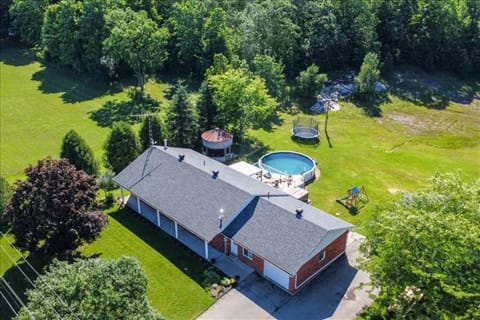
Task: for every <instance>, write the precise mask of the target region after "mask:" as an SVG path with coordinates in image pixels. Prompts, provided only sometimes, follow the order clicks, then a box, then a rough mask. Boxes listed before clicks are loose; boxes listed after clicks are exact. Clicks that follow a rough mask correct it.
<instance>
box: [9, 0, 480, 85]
mask: <svg viewBox="0 0 480 320" xmlns="http://www.w3.org/2000/svg"><path fill="white" fill-rule="evenodd" d="M0 9H1V10H2V14H1V15H2V35H3V36H5V35H6V33H7V32H8V28H10V30H13V31H14V32H15V34H16V35H18V36H19V37H20V39H21V40H22V41H24V42H25V43H27V44H28V45H30V46H36V47H37V48H39V49H40V50H42V52H43V53H44V56H45V58H47V59H48V60H51V61H54V62H56V63H58V64H60V65H62V66H64V67H68V68H71V69H72V70H74V71H77V72H84V73H88V74H90V75H92V76H95V77H100V78H101V77H105V76H108V75H110V76H112V75H115V73H118V72H122V70H123V71H124V70H125V68H126V69H129V70H131V72H133V73H134V74H135V75H136V77H137V79H138V81H139V84H140V86H141V87H142V81H143V80H144V75H145V74H146V73H148V72H158V71H159V70H161V69H162V68H163V69H167V70H175V71H176V72H179V73H180V74H182V75H185V76H192V77H196V78H203V77H204V75H205V71H206V70H207V69H208V68H209V67H210V66H211V65H212V63H213V61H214V56H215V54H219V53H221V54H223V55H224V56H225V57H226V58H227V59H228V60H230V61H231V59H233V58H234V57H236V58H237V59H239V60H240V61H245V63H246V64H247V65H248V66H249V67H250V68H251V69H254V61H255V58H256V57H257V56H261V55H267V56H269V57H271V58H273V59H274V60H275V61H276V62H278V63H280V64H282V65H284V66H285V70H284V72H285V74H286V76H287V78H289V79H293V78H294V77H295V76H296V75H298V73H299V72H300V71H301V70H304V69H306V68H307V67H308V66H310V65H312V64H315V65H317V66H318V67H319V68H320V70H321V71H322V72H325V71H329V70H338V69H344V68H358V67H359V66H360V64H361V62H362V61H363V58H364V56H365V55H366V54H367V53H368V52H375V53H377V54H378V55H379V57H380V60H381V61H383V62H384V65H385V66H387V67H388V66H391V65H395V64H411V65H416V66H419V67H421V68H424V69H426V70H448V71H453V72H456V73H461V74H463V73H473V72H474V71H475V70H480V3H479V2H478V1H475V0H435V1H426V0H343V1H332V0H325V1H315V0H275V1H273V0H256V1H245V0H222V1H214V0H206V1H201V0H183V1H173V0H168V1H163V0H162V1H161V0H144V1H135V0H107V1H102V0H83V1H75V0H62V1H53V0H10V1H5V2H4V3H3V4H2V7H1V8H0Z"/></svg>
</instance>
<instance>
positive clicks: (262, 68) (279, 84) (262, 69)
mask: <svg viewBox="0 0 480 320" xmlns="http://www.w3.org/2000/svg"><path fill="white" fill-rule="evenodd" d="M253 64H254V66H255V74H257V75H259V76H260V77H262V78H263V79H264V80H265V85H266V86H267V89H268V93H269V94H270V95H271V96H272V97H275V98H277V99H278V100H283V98H284V97H285V87H286V81H285V73H284V66H283V64H281V63H279V62H277V61H275V59H273V58H272V57H270V56H267V55H258V56H255V59H253Z"/></svg>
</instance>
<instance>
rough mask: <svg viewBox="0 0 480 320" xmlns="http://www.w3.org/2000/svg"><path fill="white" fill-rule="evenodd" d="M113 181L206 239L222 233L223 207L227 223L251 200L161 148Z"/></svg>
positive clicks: (152, 151)
mask: <svg viewBox="0 0 480 320" xmlns="http://www.w3.org/2000/svg"><path fill="white" fill-rule="evenodd" d="M170 151H171V150H170ZM180 154H184V153H180ZM185 158H187V157H185ZM114 181H115V182H116V183H118V184H119V185H120V186H123V187H124V188H126V189H127V190H129V191H131V192H132V193H134V194H136V195H138V196H139V197H140V199H142V200H144V201H145V202H146V203H148V204H149V205H151V206H152V207H154V208H157V209H159V210H160V212H162V213H163V214H165V215H167V216H169V217H171V218H173V219H174V220H176V221H177V222H179V223H180V224H181V225H183V226H185V227H186V228H188V229H189V230H191V231H193V232H194V233H196V234H197V235H198V236H200V237H201V238H204V239H206V240H211V239H212V238H213V237H214V236H215V235H217V234H218V233H220V231H221V230H220V229H219V219H218V217H219V215H220V209H221V208H223V211H224V212H223V215H224V217H225V218H224V221H227V220H228V219H229V218H230V217H231V216H232V215H233V214H234V213H235V212H237V210H239V209H240V208H241V207H242V205H243V204H244V203H245V202H246V201H247V200H248V199H250V198H251V196H250V194H249V193H247V192H245V191H243V190H241V189H238V188H236V187H235V186H233V185H230V184H228V183H226V182H224V181H222V180H221V179H213V178H212V174H211V173H207V172H205V171H202V170H198V169H197V168H195V167H194V166H192V165H191V164H189V163H188V162H187V161H181V162H180V161H179V160H178V153H176V154H175V155H173V154H171V153H167V152H164V151H163V150H161V149H159V148H150V149H148V150H147V151H145V152H144V153H143V154H142V155H140V156H139V157H138V158H137V159H135V161H133V162H132V163H131V164H130V165H128V166H127V167H126V168H125V169H124V170H122V172H120V173H119V174H118V175H117V176H116V177H115V178H114Z"/></svg>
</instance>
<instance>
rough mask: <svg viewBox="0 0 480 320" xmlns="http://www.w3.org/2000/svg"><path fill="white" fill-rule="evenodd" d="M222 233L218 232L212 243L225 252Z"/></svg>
mask: <svg viewBox="0 0 480 320" xmlns="http://www.w3.org/2000/svg"><path fill="white" fill-rule="evenodd" d="M223 239H224V237H223V235H222V234H217V235H216V236H215V237H214V238H213V239H212V241H210V243H209V244H210V245H211V246H212V247H214V248H215V249H217V250H218V251H220V252H225V240H223Z"/></svg>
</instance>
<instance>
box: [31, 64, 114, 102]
mask: <svg viewBox="0 0 480 320" xmlns="http://www.w3.org/2000/svg"><path fill="white" fill-rule="evenodd" d="M32 80H33V81H39V82H40V85H39V86H38V88H39V89H40V90H41V91H42V92H43V93H47V94H48V93H62V95H61V97H62V100H63V101H64V102H65V103H76V102H81V101H87V100H92V99H94V98H97V97H100V96H103V95H106V94H114V93H118V92H120V91H122V90H123V88H122V86H121V85H119V84H117V85H114V86H109V85H107V84H105V83H99V82H95V81H93V80H91V79H88V78H82V77H78V76H77V75H74V74H70V73H69V72H67V71H63V70H58V69H55V68H52V67H48V66H46V67H44V68H43V69H42V70H40V71H37V72H36V73H34V74H33V76H32Z"/></svg>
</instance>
